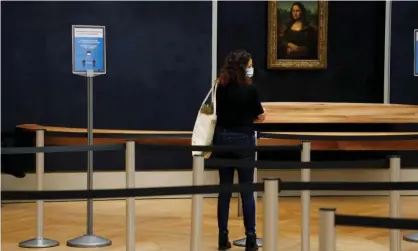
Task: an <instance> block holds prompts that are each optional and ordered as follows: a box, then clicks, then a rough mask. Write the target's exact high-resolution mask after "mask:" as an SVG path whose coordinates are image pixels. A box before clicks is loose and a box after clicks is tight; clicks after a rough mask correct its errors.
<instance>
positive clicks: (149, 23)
mask: <svg viewBox="0 0 418 251" xmlns="http://www.w3.org/2000/svg"><path fill="white" fill-rule="evenodd" d="M401 4H406V3H403V2H394V6H393V11H394V17H393V19H394V20H393V23H394V25H395V23H396V22H398V23H403V22H405V24H403V25H398V26H397V27H399V29H398V30H397V32H399V34H398V33H395V31H394V30H392V35H393V37H392V97H393V101H394V102H399V103H408V102H409V103H413V102H414V100H417V98H416V97H417V96H416V95H417V92H416V91H415V92H412V93H411V91H413V90H416V89H414V88H416V85H413V84H412V82H413V81H414V80H415V79H413V78H412V55H413V54H412V52H411V53H410V54H408V53H409V49H410V50H412V37H413V33H412V30H413V28H414V27H412V26H413V24H414V22H410V20H414V19H413V18H414V17H412V16H411V15H412V13H414V11H412V10H411V8H412V9H413V8H415V9H414V10H416V9H417V6H416V5H417V4H415V5H414V3H410V5H408V6H406V5H405V6H406V7H405V6H403V5H402V6H401ZM408 4H409V3H408ZM404 12H408V13H409V14H408V13H407V15H406V16H407V17H408V18H407V17H404V16H405V14H402V13H404ZM396 13H400V14H396ZM384 15H385V3H384V2H380V1H375V2H352V1H350V2H341V1H331V2H329V22H328V27H329V28H328V69H326V70H316V71H315V70H314V71H296V70H294V71H289V70H282V71H277V70H268V69H267V67H266V62H267V59H266V55H267V48H266V45H267V2H261V1H254V2H235V1H233V2H219V20H218V32H219V33H218V64H221V63H222V61H223V57H224V56H225V55H226V54H227V52H228V51H230V50H234V49H239V48H241V49H247V50H249V51H250V52H251V53H252V54H253V57H254V62H255V64H256V66H255V70H256V71H255V79H254V80H255V83H256V85H257V87H258V89H259V91H260V95H261V97H262V100H263V101H296V102H301V101H322V102H377V103H379V102H383V58H384V57H383V55H384V54H383V53H384ZM396 15H398V17H397V16H396ZM408 15H409V16H408ZM1 18H2V37H3V39H2V97H1V98H2V132H5V131H11V130H13V129H14V127H15V126H16V125H17V124H22V123H38V124H44V125H54V126H68V127H85V126H86V116H87V115H86V105H87V103H86V82H85V79H83V78H82V77H78V76H73V75H72V74H71V42H70V39H71V25H72V24H92V25H94V24H96V25H105V26H106V27H107V55H108V58H107V59H108V74H107V75H105V76H101V77H98V78H96V79H95V87H94V88H95V90H94V91H95V97H94V98H95V101H94V105H95V116H94V122H95V126H94V127H95V128H109V129H138V130H140V129H156V130H158V129H160V130H191V129H192V126H193V122H194V119H195V116H196V112H197V109H198V106H199V104H200V102H201V100H202V98H203V97H204V95H205V94H206V92H207V91H208V89H209V87H210V72H211V62H210V61H211V2H66V3H64V2H30V3H24V2H4V3H2V17H1ZM408 25H409V26H408ZM410 26H411V27H410ZM16 27H20V28H18V29H17V28H16ZM403 27H407V28H403ZM400 33H402V34H400ZM409 39H411V40H409ZM396 43H397V46H395V44H396ZM394 47H397V48H399V49H402V50H405V51H402V52H401V53H397V52H396V51H395V49H394ZM396 53H397V54H398V55H397V56H398V57H396V56H394V54H396ZM402 55H407V56H406V57H402ZM396 60H397V61H396ZM401 63H403V65H404V66H403V67H402V66H400V64H401ZM396 64H398V65H399V67H396V68H395V65H396ZM405 68H406V69H408V70H406V71H407V72H406V73H405ZM405 74H406V75H407V76H411V77H405ZM408 74H409V75H408ZM398 75H399V76H402V77H398V79H397V80H394V78H396V76H398ZM406 79H409V80H408V81H406ZM406 96H408V98H404V97H406ZM85 155H86V154H81V153H80V154H78V153H77V154H73V153H66V154H51V156H48V157H47V158H46V160H47V164H48V166H47V168H48V170H67V171H68V170H85V168H86V164H85V163H86V161H85ZM123 156H124V155H123V153H97V154H95V163H96V164H95V167H96V168H97V169H105V170H115V169H120V168H123ZM64 158H65V161H63V160H64ZM190 166H191V162H190V154H189V153H184V152H182V153H178V152H175V153H160V152H158V153H157V152H144V151H141V153H138V158H137V168H138V169H155V168H158V169H172V168H189V167H190Z"/></svg>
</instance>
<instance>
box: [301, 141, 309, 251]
mask: <svg viewBox="0 0 418 251" xmlns="http://www.w3.org/2000/svg"><path fill="white" fill-rule="evenodd" d="M301 161H302V162H310V161H311V142H308V141H303V142H302V152H301ZM301 181H302V182H309V181H311V170H310V169H302V170H301ZM301 199H302V238H301V239H302V243H301V250H302V251H309V250H310V218H311V214H310V211H311V208H310V207H311V205H310V203H311V191H309V190H303V191H302V194H301Z"/></svg>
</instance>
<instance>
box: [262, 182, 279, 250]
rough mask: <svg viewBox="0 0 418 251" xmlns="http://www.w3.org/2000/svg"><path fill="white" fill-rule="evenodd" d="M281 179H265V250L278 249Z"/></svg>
mask: <svg viewBox="0 0 418 251" xmlns="http://www.w3.org/2000/svg"><path fill="white" fill-rule="evenodd" d="M278 215H279V180H278V179H277V178H265V179H264V194H263V235H264V243H263V244H264V246H263V251H277V238H278V226H277V224H278V222H279V216H278Z"/></svg>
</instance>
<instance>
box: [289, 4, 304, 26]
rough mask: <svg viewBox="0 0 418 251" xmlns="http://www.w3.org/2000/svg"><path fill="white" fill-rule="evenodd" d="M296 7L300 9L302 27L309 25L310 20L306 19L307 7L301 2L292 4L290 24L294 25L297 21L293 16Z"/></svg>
mask: <svg viewBox="0 0 418 251" xmlns="http://www.w3.org/2000/svg"><path fill="white" fill-rule="evenodd" d="M295 6H297V7H299V9H300V21H301V23H302V25H303V26H305V25H307V24H308V20H307V19H306V8H305V5H303V4H302V3H300V2H295V3H293V4H292V7H290V20H291V21H290V23H291V24H293V23H294V22H295V21H296V20H295V19H293V14H292V10H293V7H295Z"/></svg>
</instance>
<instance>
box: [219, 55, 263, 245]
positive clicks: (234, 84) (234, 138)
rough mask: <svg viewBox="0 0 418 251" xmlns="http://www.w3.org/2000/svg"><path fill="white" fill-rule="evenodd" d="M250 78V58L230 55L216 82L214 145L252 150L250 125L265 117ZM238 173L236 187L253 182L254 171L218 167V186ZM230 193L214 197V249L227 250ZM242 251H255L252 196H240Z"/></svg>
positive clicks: (250, 156) (249, 156) (245, 155)
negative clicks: (243, 250) (242, 217)
mask: <svg viewBox="0 0 418 251" xmlns="http://www.w3.org/2000/svg"><path fill="white" fill-rule="evenodd" d="M253 74H254V68H253V62H252V59H251V54H249V53H248V52H246V51H233V52H231V53H229V55H228V56H227V57H226V59H225V62H224V64H223V66H222V69H221V73H220V76H219V79H218V80H217V83H216V84H217V85H218V86H217V91H216V102H217V110H216V115H217V124H216V129H215V135H214V145H235V146H237V145H238V146H254V145H255V138H254V130H255V127H254V121H255V120H257V119H258V120H264V119H265V116H266V113H265V111H264V109H263V107H262V105H261V103H260V100H259V98H258V93H257V90H256V89H255V87H254V86H253V85H252V81H251V80H252V76H253ZM213 156H216V157H218V158H228V159H246V160H254V157H255V153H254V151H251V150H249V151H237V152H223V153H214V154H213ZM235 170H237V171H238V180H239V183H240V184H243V183H253V182H254V168H240V167H221V168H219V180H220V184H221V185H223V184H233V182H234V171H235ZM231 196H232V193H231V192H222V193H220V194H219V196H218V213H217V215H218V228H219V239H218V249H219V250H226V249H229V248H231V243H230V241H229V238H228V218H229V204H230V201H231ZM241 198H242V205H243V213H244V226H245V235H246V247H245V250H246V251H255V250H257V249H258V246H257V236H256V215H255V214H256V212H255V201H254V193H253V192H243V193H241Z"/></svg>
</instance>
